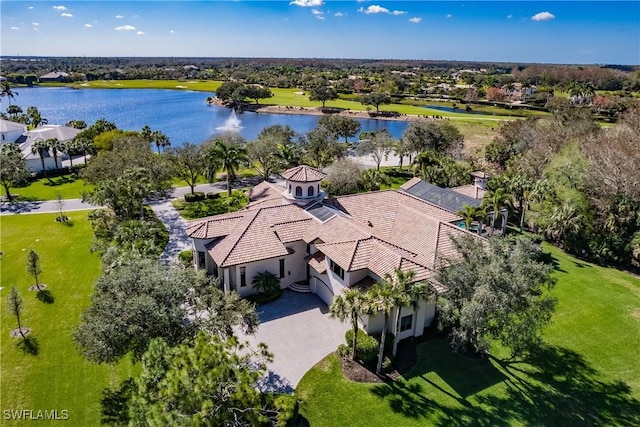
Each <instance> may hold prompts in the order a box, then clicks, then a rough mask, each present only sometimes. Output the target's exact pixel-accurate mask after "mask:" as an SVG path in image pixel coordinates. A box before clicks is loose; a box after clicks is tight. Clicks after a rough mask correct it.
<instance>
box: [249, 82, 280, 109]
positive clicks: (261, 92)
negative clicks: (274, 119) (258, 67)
mask: <svg viewBox="0 0 640 427" xmlns="http://www.w3.org/2000/svg"><path fill="white" fill-rule="evenodd" d="M245 96H247V97H248V98H251V99H253V100H254V101H256V105H258V100H259V99H265V98H271V97H272V96H273V92H271V90H270V89H269V88H267V87H264V86H258V85H249V86H247V87H246V88H245Z"/></svg>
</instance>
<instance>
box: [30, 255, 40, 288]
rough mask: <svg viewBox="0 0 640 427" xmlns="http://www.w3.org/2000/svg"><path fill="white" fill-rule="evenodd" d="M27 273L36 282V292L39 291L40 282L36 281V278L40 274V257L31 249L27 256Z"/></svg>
mask: <svg viewBox="0 0 640 427" xmlns="http://www.w3.org/2000/svg"><path fill="white" fill-rule="evenodd" d="M27 273H29V275H31V276H32V277H33V279H34V280H35V281H36V288H37V289H38V291H41V290H42V288H41V287H40V282H39V281H38V276H39V275H40V273H42V267H41V265H40V257H39V256H38V254H37V253H36V251H34V250H33V249H30V250H29V253H28V254H27Z"/></svg>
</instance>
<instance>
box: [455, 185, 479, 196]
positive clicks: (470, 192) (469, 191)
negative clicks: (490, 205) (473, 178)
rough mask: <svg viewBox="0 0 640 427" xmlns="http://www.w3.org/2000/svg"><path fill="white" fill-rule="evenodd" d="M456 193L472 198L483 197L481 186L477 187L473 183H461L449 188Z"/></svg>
mask: <svg viewBox="0 0 640 427" xmlns="http://www.w3.org/2000/svg"><path fill="white" fill-rule="evenodd" d="M451 189H452V190H453V191H455V192H456V193H460V194H462V195H464V196H468V197H473V198H474V199H482V198H484V191H485V190H483V189H482V188H480V187H478V186H477V185H475V184H470V185H462V186H460V187H452V188H451Z"/></svg>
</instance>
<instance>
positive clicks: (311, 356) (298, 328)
mask: <svg viewBox="0 0 640 427" xmlns="http://www.w3.org/2000/svg"><path fill="white" fill-rule="evenodd" d="M258 314H259V316H260V326H259V328H258V332H257V333H256V334H255V335H254V336H247V337H244V339H246V340H247V341H249V343H251V345H252V346H254V347H255V346H256V345H257V344H258V343H260V342H263V343H265V344H267V346H268V347H269V351H270V352H271V353H273V355H274V360H273V363H271V364H270V365H269V366H268V368H269V372H268V374H267V377H266V378H265V379H264V381H263V382H262V383H261V384H260V385H259V388H260V389H261V390H269V391H280V392H293V390H294V389H295V388H296V386H297V385H298V382H300V379H301V378H302V377H303V375H304V374H305V373H306V372H307V371H308V370H309V369H310V368H311V367H312V366H313V365H315V364H316V363H318V362H319V361H320V360H322V358H324V357H325V356H326V355H327V354H329V353H331V352H332V351H335V350H336V348H338V345H340V344H342V343H343V342H344V333H345V332H346V330H347V329H349V325H348V323H341V322H340V321H339V320H337V319H331V318H330V317H329V309H328V307H327V305H326V304H325V303H324V302H323V301H322V300H321V299H320V298H318V297H317V296H316V295H315V294H311V293H306V294H305V293H298V292H293V291H290V290H288V289H285V290H284V291H283V292H282V296H281V297H280V298H278V299H277V300H276V301H273V302H270V303H268V304H264V305H262V306H259V307H258Z"/></svg>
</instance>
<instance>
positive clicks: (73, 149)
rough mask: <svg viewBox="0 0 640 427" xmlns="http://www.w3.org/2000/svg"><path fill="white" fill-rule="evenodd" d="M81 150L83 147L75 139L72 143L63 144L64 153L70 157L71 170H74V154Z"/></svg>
mask: <svg viewBox="0 0 640 427" xmlns="http://www.w3.org/2000/svg"><path fill="white" fill-rule="evenodd" d="M80 150H82V147H81V146H80V144H79V142H78V141H75V140H73V139H72V140H71V141H65V142H63V143H62V151H63V152H64V153H66V155H67V156H69V163H70V165H71V169H73V154H75V153H77V152H78V151H80Z"/></svg>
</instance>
